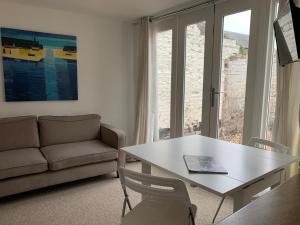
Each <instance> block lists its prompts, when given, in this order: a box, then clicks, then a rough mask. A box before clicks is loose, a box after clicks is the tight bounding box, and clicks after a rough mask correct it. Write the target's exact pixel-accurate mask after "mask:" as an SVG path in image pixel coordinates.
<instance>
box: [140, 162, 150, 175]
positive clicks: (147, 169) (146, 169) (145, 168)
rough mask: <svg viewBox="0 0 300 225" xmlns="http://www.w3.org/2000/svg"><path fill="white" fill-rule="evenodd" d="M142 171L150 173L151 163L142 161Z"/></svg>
mask: <svg viewBox="0 0 300 225" xmlns="http://www.w3.org/2000/svg"><path fill="white" fill-rule="evenodd" d="M142 173H145V174H150V175H151V165H150V164H148V163H145V162H142Z"/></svg>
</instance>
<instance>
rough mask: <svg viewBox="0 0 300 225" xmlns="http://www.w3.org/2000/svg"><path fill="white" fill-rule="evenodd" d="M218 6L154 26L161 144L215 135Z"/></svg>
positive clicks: (202, 8)
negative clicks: (214, 61) (212, 104)
mask: <svg viewBox="0 0 300 225" xmlns="http://www.w3.org/2000/svg"><path fill="white" fill-rule="evenodd" d="M213 18H214V7H213V5H212V4H209V5H206V6H205V7H203V6H202V7H201V8H196V9H193V10H192V11H189V12H186V13H184V14H180V15H177V16H173V17H170V18H169V19H164V20H162V21H155V22H154V23H153V31H154V34H153V44H154V45H153V46H154V48H153V50H154V52H153V53H152V55H153V56H154V57H153V65H155V66H154V73H153V74H154V80H155V81H154V83H155V85H154V87H155V90H153V92H154V93H155V94H154V97H153V98H154V99H156V101H155V105H156V108H157V111H158V112H157V113H156V114H157V116H156V118H157V122H156V124H157V129H156V130H157V131H158V134H157V135H155V134H154V136H156V137H157V138H154V140H162V139H168V138H173V137H180V136H183V135H192V134H203V135H208V134H209V119H207V118H208V117H209V113H210V103H209V90H210V89H209V87H210V84H208V85H205V84H207V83H210V79H211V72H212V49H213V48H212V44H213Z"/></svg>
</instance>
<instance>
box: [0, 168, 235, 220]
mask: <svg viewBox="0 0 300 225" xmlns="http://www.w3.org/2000/svg"><path fill="white" fill-rule="evenodd" d="M126 167H127V168H129V169H132V170H137V171H140V167H141V165H140V163H130V164H127V166H126ZM153 174H154V175H160V176H169V175H168V174H166V173H165V172H162V171H160V170H159V169H156V168H153ZM187 187H188V190H189V194H190V198H191V200H192V202H193V203H194V204H196V205H197V207H198V211H197V218H196V224H198V225H200V224H201V225H202V224H203V225H206V224H211V221H212V217H213V215H214V213H215V211H216V209H217V206H218V204H219V202H220V200H221V199H220V198H219V197H218V196H215V195H213V194H211V193H209V192H207V191H204V190H201V189H200V188H198V187H191V186H190V185H189V184H187ZM129 194H130V198H131V200H132V202H133V203H134V204H136V203H138V202H139V201H140V199H141V198H140V196H139V195H137V194H135V193H132V192H130V193H129ZM122 201H123V194H122V190H121V187H120V183H119V180H118V179H117V178H115V174H109V175H105V176H99V177H96V178H91V179H86V180H83V181H77V182H72V183H69V184H62V185H57V186H54V187H49V188H45V189H41V190H37V191H32V192H27V193H24V194H19V195H16V196H12V197H7V198H3V199H0V225H19V224H20V225H62V224H64V225H118V224H119V223H120V215H121V209H122ZM231 213H232V200H231V199H230V198H228V199H226V200H225V203H224V205H223V207H222V209H221V211H220V213H219V216H218V218H217V221H220V220H222V219H224V218H225V217H227V216H228V215H230V214H231ZM141 225H142V224H141Z"/></svg>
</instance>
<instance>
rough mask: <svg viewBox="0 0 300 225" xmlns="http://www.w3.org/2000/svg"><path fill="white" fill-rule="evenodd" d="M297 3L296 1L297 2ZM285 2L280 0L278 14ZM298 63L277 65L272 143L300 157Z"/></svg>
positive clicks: (292, 169) (295, 170)
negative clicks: (286, 147)
mask: <svg viewBox="0 0 300 225" xmlns="http://www.w3.org/2000/svg"><path fill="white" fill-rule="evenodd" d="M297 1H298V0H297ZM297 1H296V3H299V1H298V2H297ZM286 3H287V0H280V5H279V13H280V11H281V10H283V9H284V7H285V5H286ZM299 106H300V63H293V64H289V65H287V66H285V67H280V66H279V65H278V74H277V103H276V114H275V122H274V132H273V141H274V142H277V143H281V144H284V145H286V146H288V147H289V148H290V150H289V151H290V152H289V154H291V155H293V156H300V129H299V126H300V124H299V119H300V118H299V116H300V114H299ZM298 167H299V163H294V164H293V165H292V166H291V167H290V168H289V171H288V173H289V176H293V175H295V174H297V173H298Z"/></svg>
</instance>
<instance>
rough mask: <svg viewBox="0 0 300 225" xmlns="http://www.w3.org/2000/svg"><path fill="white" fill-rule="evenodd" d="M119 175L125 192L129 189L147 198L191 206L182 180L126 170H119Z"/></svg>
mask: <svg viewBox="0 0 300 225" xmlns="http://www.w3.org/2000/svg"><path fill="white" fill-rule="evenodd" d="M119 174H120V180H121V185H122V188H123V190H126V187H128V188H130V189H131V190H133V191H136V192H138V193H140V194H143V196H146V198H147V197H149V198H155V199H168V200H180V201H184V202H185V203H186V204H187V206H188V207H190V206H191V201H190V198H189V194H188V191H187V189H186V186H185V184H184V182H183V181H181V180H178V179H172V178H163V177H155V176H151V175H147V174H142V173H137V172H134V171H131V170H127V169H125V168H119Z"/></svg>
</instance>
